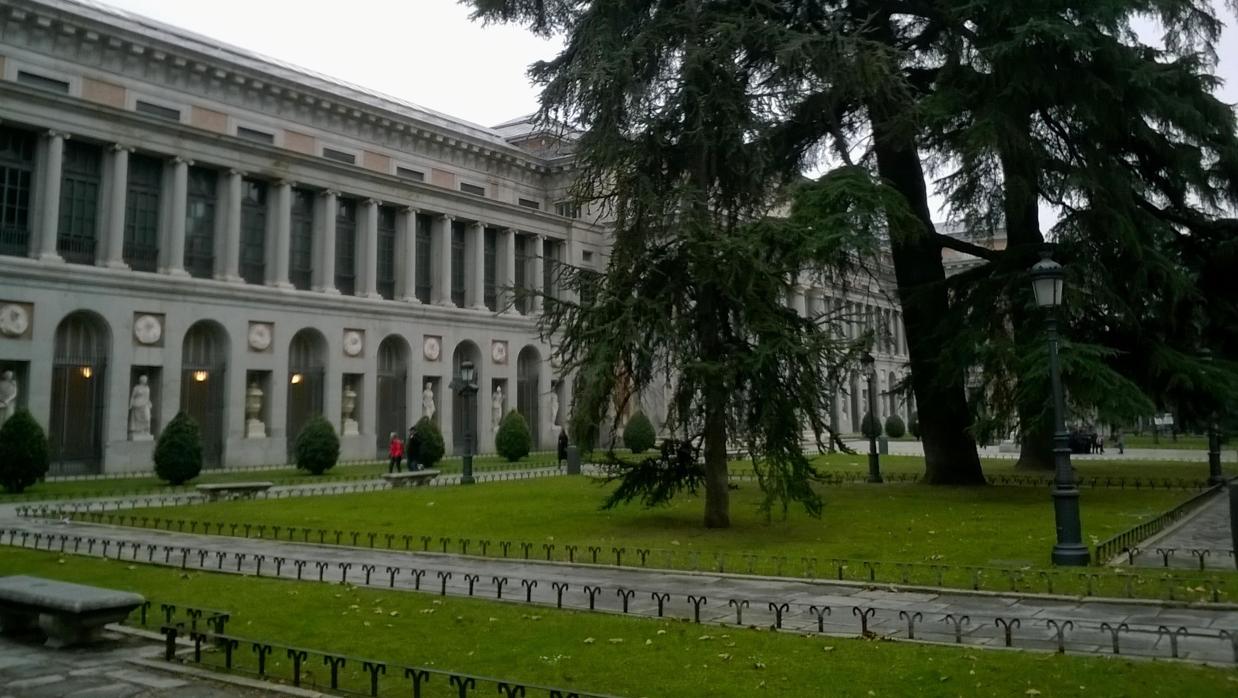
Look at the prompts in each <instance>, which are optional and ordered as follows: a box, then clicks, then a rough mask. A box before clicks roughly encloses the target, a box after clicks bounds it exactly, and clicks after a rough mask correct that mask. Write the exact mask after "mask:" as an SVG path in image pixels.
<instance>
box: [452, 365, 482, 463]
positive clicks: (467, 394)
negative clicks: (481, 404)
mask: <svg viewBox="0 0 1238 698" xmlns="http://www.w3.org/2000/svg"><path fill="white" fill-rule="evenodd" d="M451 389H452V390H455V391H456V394H457V395H459V396H460V399H461V400H463V401H464V457H463V459H462V461H463V463H462V468H461V471H462V472H461V474H460V484H462V485H471V484H473V483H474V482H476V480H474V479H473V412H474V410H473V404H472V403H473V396H474V395H476V394H477V369H476V368H474V367H473V362H472V361H468V360H467V359H466V360H464V361H461V362H460V369H459V371H458V372H457V373H456V377H455V380H453V381H452V382H451Z"/></svg>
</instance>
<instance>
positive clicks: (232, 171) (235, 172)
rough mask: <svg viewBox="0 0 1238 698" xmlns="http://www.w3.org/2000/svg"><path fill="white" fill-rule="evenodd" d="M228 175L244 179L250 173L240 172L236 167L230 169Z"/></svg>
mask: <svg viewBox="0 0 1238 698" xmlns="http://www.w3.org/2000/svg"><path fill="white" fill-rule="evenodd" d="M228 174H230V175H232V176H233V177H244V176H245V175H246V174H248V173H247V172H245V170H238V169H236V168H235V167H229V168H228Z"/></svg>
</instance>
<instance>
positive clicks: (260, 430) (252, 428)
mask: <svg viewBox="0 0 1238 698" xmlns="http://www.w3.org/2000/svg"><path fill="white" fill-rule="evenodd" d="M266 437H267V425H265V424H263V423H262V420H261V419H249V420H246V421H245V438H247V439H265V438H266Z"/></svg>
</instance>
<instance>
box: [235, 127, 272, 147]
mask: <svg viewBox="0 0 1238 698" xmlns="http://www.w3.org/2000/svg"><path fill="white" fill-rule="evenodd" d="M236 135H237V137H238V138H244V139H245V140H247V141H253V142H255V143H266V144H268V145H270V144H274V143H275V134H274V133H268V132H266V131H259V130H258V129H256V128H247V127H245V126H237V127H236Z"/></svg>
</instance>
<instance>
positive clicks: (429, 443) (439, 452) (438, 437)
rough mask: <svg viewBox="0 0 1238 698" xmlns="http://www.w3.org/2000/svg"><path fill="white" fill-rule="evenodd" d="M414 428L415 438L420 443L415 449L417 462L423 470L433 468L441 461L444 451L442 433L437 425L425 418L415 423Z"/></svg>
mask: <svg viewBox="0 0 1238 698" xmlns="http://www.w3.org/2000/svg"><path fill="white" fill-rule="evenodd" d="M416 428H417V438H418V439H419V440H420V442H421V443H420V445H419V446H418V447H417V462H418V464H420V465H421V467H423V468H433V467H434V466H435V465H437V464H438V462H439V461H441V460H443V453H444V452H445V451H446V447H445V446H444V445H443V432H442V431H440V430H439V428H438V425H437V424H435V423H434V422H433V421H431V420H429V419H427V418H425V417H422V418H421V419H420V420H419V421H418V422H417V427H416Z"/></svg>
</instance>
